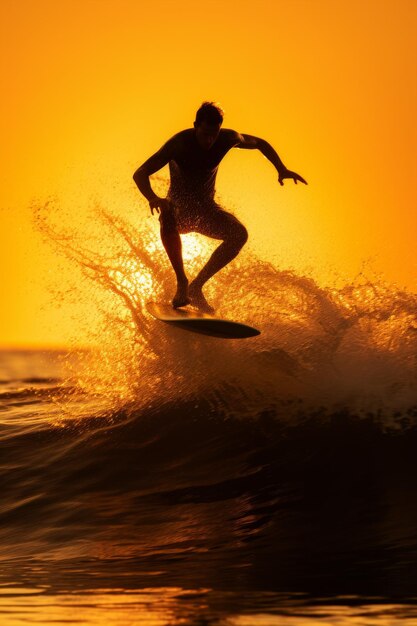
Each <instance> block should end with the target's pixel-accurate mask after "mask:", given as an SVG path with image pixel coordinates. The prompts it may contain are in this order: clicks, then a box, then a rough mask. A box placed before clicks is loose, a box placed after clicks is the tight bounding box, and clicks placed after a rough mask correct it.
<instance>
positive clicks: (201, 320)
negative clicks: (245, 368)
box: [146, 302, 260, 339]
mask: <svg viewBox="0 0 417 626" xmlns="http://www.w3.org/2000/svg"><path fill="white" fill-rule="evenodd" d="M146 308H147V310H148V312H149V313H150V314H151V315H153V317H155V318H156V319H157V320H159V321H160V322H165V324H170V325H171V326H176V327H178V328H182V329H183V330H189V331H191V332H193V333H200V334H202V335H210V336H211V337H221V338H222V339H245V338H246V337H255V336H256V335H260V331H259V330H258V329H257V328H253V327H252V326H247V324H242V323H241V322H234V321H232V320H224V319H220V318H218V317H214V316H213V315H209V314H208V313H201V312H200V311H197V310H195V309H174V308H173V307H172V306H171V305H170V304H161V303H158V302H148V304H147V305H146Z"/></svg>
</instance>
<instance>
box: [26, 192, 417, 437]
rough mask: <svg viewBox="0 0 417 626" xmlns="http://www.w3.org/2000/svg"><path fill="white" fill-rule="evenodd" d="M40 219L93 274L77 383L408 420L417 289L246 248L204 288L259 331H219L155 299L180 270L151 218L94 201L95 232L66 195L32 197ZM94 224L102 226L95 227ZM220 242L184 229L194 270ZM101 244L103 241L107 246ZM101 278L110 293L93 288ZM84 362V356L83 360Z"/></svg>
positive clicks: (156, 396) (146, 398) (147, 401)
mask: <svg viewBox="0 0 417 626" xmlns="http://www.w3.org/2000/svg"><path fill="white" fill-rule="evenodd" d="M34 209H35V211H34V212H35V219H36V224H37V227H38V228H39V230H40V231H41V232H42V233H43V234H44V235H45V236H46V238H47V239H48V240H49V241H50V242H52V243H53V244H54V245H55V247H56V248H57V249H58V250H59V251H60V252H61V253H63V254H64V255H66V256H67V257H68V258H69V259H71V260H72V261H73V262H74V263H76V264H77V266H79V267H80V268H81V269H82V271H83V274H84V275H85V277H86V278H87V279H88V280H89V281H91V289H92V292H93V286H95V290H94V298H93V297H92V300H94V302H95V304H94V306H97V307H98V309H99V312H100V315H101V321H100V322H99V323H98V324H97V326H96V327H95V328H94V329H90V336H91V340H92V343H95V344H96V345H99V346H100V349H99V350H97V351H93V352H92V353H90V354H89V356H88V357H87V356H86V359H85V364H84V368H83V369H82V370H81V373H80V371H79V369H78V370H77V374H76V376H77V382H78V385H79V386H80V387H82V388H84V389H86V390H88V391H89V392H93V393H96V394H104V395H106V396H107V397H108V398H109V399H110V400H111V403H112V404H113V406H114V405H115V403H116V404H117V403H118V402H119V403H123V404H126V403H127V402H133V403H134V404H135V406H136V407H137V406H138V404H139V406H140V405H143V406H149V405H154V404H156V403H162V402H166V401H167V400H169V401H175V400H177V399H178V400H184V399H187V398H201V397H204V398H205V400H206V401H207V402H208V403H209V405H210V406H212V407H213V409H214V410H217V411H219V410H220V411H221V412H223V413H224V414H225V415H226V416H230V415H235V416H237V415H238V416H239V417H240V418H243V417H245V416H252V415H255V414H259V413H260V412H262V411H267V410H268V409H270V408H273V410H274V411H275V412H276V413H277V414H278V415H285V416H287V417H288V416H290V417H291V418H294V417H295V416H300V415H302V414H303V413H304V412H305V411H306V410H307V409H308V410H309V411H311V409H312V408H318V407H320V408H321V410H322V414H323V412H324V413H326V412H330V411H334V410H335V409H347V410H349V411H352V412H355V413H356V414H358V415H361V414H368V413H372V414H373V415H375V416H377V417H379V418H380V419H381V421H382V422H384V424H385V425H387V426H393V425H398V424H403V423H404V421H407V420H408V421H409V420H411V419H412V418H413V417H414V416H415V415H416V407H417V385H416V382H417V367H416V365H417V363H416V361H417V356H416V355H417V319H416V316H417V295H416V294H412V293H409V292H406V291H404V290H400V289H398V288H396V287H395V286H392V285H388V284H386V283H385V282H384V281H383V280H382V279H381V278H374V279H371V278H367V276H366V275H364V274H361V275H360V276H358V277H357V278H356V279H355V281H354V282H353V283H351V284H346V285H345V286H344V287H342V288H330V289H329V288H321V287H319V286H318V284H317V283H316V282H315V281H314V280H313V279H312V278H310V277H307V276H302V275H299V274H297V273H296V272H294V271H291V270H284V271H282V270H280V269H278V268H277V267H275V266H274V265H273V264H271V263H267V262H265V261H262V260H260V259H258V258H256V256H255V255H254V254H253V253H250V252H247V251H243V252H242V253H241V255H240V256H239V257H238V259H237V260H235V261H234V262H232V263H231V264H230V265H229V266H228V267H227V268H225V269H224V270H223V271H222V272H220V273H219V274H218V275H216V276H215V277H214V278H213V279H212V280H211V281H210V282H209V283H208V284H207V287H206V293H207V296H208V298H209V300H210V301H211V302H212V303H213V304H214V306H215V307H216V313H217V314H218V315H219V316H221V317H225V318H234V319H237V320H238V321H242V322H244V323H247V324H250V325H253V326H256V327H257V328H259V329H260V330H261V331H262V334H261V335H260V336H259V337H256V338H253V339H250V340H245V341H227V342H226V341H222V340H219V339H214V338H209V337H201V336H198V335H193V334H192V333H184V332H182V331H181V330H178V329H174V328H169V327H167V326H166V325H163V324H159V323H158V322H156V321H155V320H154V319H153V318H151V317H150V316H149V315H148V314H147V313H146V303H147V302H148V301H149V300H161V301H162V300H164V301H167V300H170V298H171V297H172V292H173V289H174V274H173V271H172V269H171V268H170V266H169V263H168V261H167V258H166V254H165V251H164V250H163V247H162V244H161V243H160V239H159V235H158V232H157V227H156V224H155V226H154V227H153V228H151V229H149V228H146V227H145V226H144V225H138V224H137V223H135V224H133V223H130V222H129V220H128V219H127V218H121V217H120V216H116V215H115V214H113V213H111V212H109V211H107V210H104V209H102V208H100V207H96V209H95V215H94V222H95V227H94V234H93V235H88V234H86V232H85V231H83V232H82V233H81V232H79V230H78V231H77V230H74V229H72V230H71V229H70V228H66V229H64V228H63V227H61V226H59V227H58V226H56V225H55V224H54V223H53V221H54V217H56V216H57V215H58V214H59V203H57V202H56V201H55V202H54V201H49V202H48V203H46V204H43V205H38V206H36V207H34ZM97 223H98V224H99V225H100V234H99V235H97V232H98V229H97ZM215 245H218V242H212V241H208V240H207V239H205V238H203V237H201V236H199V235H196V234H189V235H185V236H183V249H184V260H185V263H186V267H187V271H188V272H189V275H190V276H192V275H194V274H196V273H197V271H198V269H199V268H200V267H201V266H202V265H203V264H204V262H205V260H206V259H207V258H208V256H209V254H210V253H211V251H212V250H213V249H214V247H215ZM103 251H105V252H103ZM97 288H99V289H100V293H101V295H102V296H105V297H101V298H100V297H98V298H97V301H96V299H95V296H96V294H97ZM78 367H79V365H78Z"/></svg>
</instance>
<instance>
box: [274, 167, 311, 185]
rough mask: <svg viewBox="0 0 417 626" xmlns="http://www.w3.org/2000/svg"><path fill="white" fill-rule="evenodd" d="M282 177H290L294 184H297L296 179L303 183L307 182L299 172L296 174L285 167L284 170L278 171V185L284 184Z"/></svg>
mask: <svg viewBox="0 0 417 626" xmlns="http://www.w3.org/2000/svg"><path fill="white" fill-rule="evenodd" d="M284 178H292V179H293V181H294V182H295V184H297V181H300V183H304V184H305V185H307V184H308V183H307V181H306V180H304V178H303V177H302V176H300V175H299V174H296V173H295V172H291V171H290V170H287V169H286V168H285V170H282V171H281V172H280V173H279V176H278V182H279V184H280V185H283V184H284Z"/></svg>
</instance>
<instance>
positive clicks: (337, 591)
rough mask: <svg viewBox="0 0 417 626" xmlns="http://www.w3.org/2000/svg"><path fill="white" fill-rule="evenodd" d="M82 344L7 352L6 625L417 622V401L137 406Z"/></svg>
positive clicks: (201, 398)
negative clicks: (74, 348) (395, 406)
mask: <svg viewBox="0 0 417 626" xmlns="http://www.w3.org/2000/svg"><path fill="white" fill-rule="evenodd" d="M168 332H171V331H168ZM172 332H174V334H175V335H176V336H175V340H178V333H179V334H180V336H181V333H183V331H179V330H175V331H172ZM186 340H187V341H188V342H189V346H188V348H189V349H191V347H192V344H193V343H194V344H195V343H197V344H198V342H201V339H200V337H197V336H194V335H192V334H191V333H190V336H187V339H186ZM203 341H204V342H208V344H209V347H210V349H213V344H214V347H216V346H217V349H216V351H217V350H225V349H229V350H231V349H232V348H231V344H230V343H228V342H224V341H223V340H217V339H207V338H204V339H203ZM248 341H250V342H253V341H254V340H252V339H251V340H248ZM219 342H222V343H221V344H219ZM225 343H228V346H229V347H228V348H226V346H225V345H224V344H225ZM235 343H236V342H232V344H235ZM195 347H196V346H195V345H194V348H195ZM246 349H249V348H248V346H247V347H246ZM218 356H219V357H221V353H220V354H219V355H218ZM101 357H102V355H101ZM101 357H100V355H97V354H96V355H95V356H92V355H88V362H89V367H90V368H91V367H92V365H91V364H92V363H93V364H94V363H95V364H96V366H97V364H98V363H100V358H101ZM274 358H275V367H278V365H277V363H278V364H279V367H280V369H281V372H282V371H284V372H285V371H286V372H288V368H289V365H288V359H283V357H282V355H281V354H280V355H279V357H277V355H276V354H275V355H274ZM86 359H87V353H86V352H81V353H77V352H73V353H64V352H62V353H61V352H57V351H22V350H20V351H16V350H15V351H7V350H4V351H2V352H1V353H0V378H1V380H0V385H1V387H0V388H1V414H0V419H1V431H0V432H1V448H0V449H1V462H0V471H1V487H2V488H1V505H0V537H1V543H0V559H1V561H0V623H1V624H2V626H3V625H5V626H6V625H7V626H9V625H20V624H22V625H23V624H62V623H65V624H114V625H119V624H120V625H122V624H123V625H126V624H129V625H130V624H132V625H133V624H150V625H151V624H152V625H154V624H155V625H156V624H158V625H159V624H161V625H162V624H170V625H177V624H205V625H209V624H210V625H214V624H216V625H217V624H219V625H246V624H247V625H252V624H253V625H256V624H260V625H262V626H264V625H269V624H270V625H281V624H282V625H291V626H292V625H297V626H304V625H308V624H315V623H320V624H329V625H332V626H336V625H337V626H338V625H345V624H346V625H350V624H358V625H359V624H361V625H368V624H369V625H371V624H372V625H373V624H378V625H379V624H384V625H387V626H393V625H395V624H404V623H409V624H417V490H416V476H417V454H416V450H417V429H416V428H415V419H416V410H415V408H413V409H411V408H409V410H406V411H404V410H397V415H394V413H395V412H394V413H390V414H389V415H387V416H384V415H383V414H382V413H383V412H382V411H381V410H380V412H379V413H378V412H375V413H371V412H369V411H368V412H367V413H366V414H362V415H358V413H357V412H356V413H355V412H354V411H349V406H348V405H345V406H344V407H341V406H340V407H339V408H338V409H337V410H333V411H332V412H329V411H328V410H326V407H324V406H322V407H318V408H316V409H315V410H310V411H309V410H306V409H305V407H303V402H302V401H301V398H299V399H298V401H295V400H294V401H290V400H289V399H286V401H285V402H284V403H283V404H281V405H278V404H277V403H274V402H271V398H268V397H266V396H265V395H264V396H263V397H258V398H257V402H258V404H257V405H256V402H255V400H256V398H254V395H253V393H252V395H251V394H249V395H248V396H246V397H245V389H244V388H241V389H239V388H238V386H237V383H236V381H235V383H234V385H235V386H234V387H233V382H232V381H229V382H228V383H227V384H226V383H224V384H223V387H222V385H219V384H218V383H217V388H216V389H214V390H213V389H212V390H211V391H212V393H209V392H208V391H207V392H204V391H203V390H200V391H199V392H197V393H195V394H194V396H193V397H187V396H185V397H181V394H180V393H179V394H178V396H177V397H176V398H175V399H170V398H169V394H168V398H163V399H162V400H159V401H157V402H156V401H155V399H154V401H153V402H152V401H148V402H146V403H145V405H140V406H137V403H136V402H135V401H134V400H132V399H130V400H126V399H124V400H121V399H119V400H118V401H116V400H115V398H114V396H113V397H111V398H110V397H108V396H107V395H106V393H104V392H103V391H101V392H96V393H91V392H89V391H88V389H86V388H85V385H84V387H83V386H82V385H81V383H80V381H76V380H75V379H74V375H75V373H76V371H77V368H78V367H79V368H80V369H81V370H82V369H83V367H85V361H86ZM95 359H98V361H97V360H95ZM265 359H266V356H265V355H263V360H265ZM268 359H269V360H268ZM268 359H266V360H267V367H268V368H271V367H272V362H273V359H272V357H271V355H269V357H268ZM292 367H295V366H294V364H292ZM289 369H290V371H292V370H291V367H290V368H289ZM235 373H236V372H235ZM286 375H288V374H286ZM291 375H294V374H290V376H291ZM277 381H278V378H277ZM158 384H160V385H163V381H160V382H159V383H158ZM252 392H253V390H252ZM161 393H162V396H164V392H161ZM246 393H248V390H246ZM222 394H227V395H228V398H229V401H228V403H225V404H224V406H223V409H224V410H222ZM255 396H256V394H255ZM230 398H232V400H230ZM117 402H118V403H119V404H118V406H117V408H115V403H116V404H117ZM226 404H227V406H226ZM233 407H234V409H235V410H233ZM380 408H381V407H380Z"/></svg>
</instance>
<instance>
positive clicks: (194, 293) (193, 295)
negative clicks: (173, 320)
mask: <svg viewBox="0 0 417 626" xmlns="http://www.w3.org/2000/svg"><path fill="white" fill-rule="evenodd" d="M188 296H189V298H190V299H191V304H192V305H193V306H195V307H196V308H197V309H199V310H200V311H203V312H204V313H214V308H213V307H212V306H211V305H210V304H209V303H208V302H207V300H206V298H205V297H204V294H203V291H202V289H201V287H196V286H195V285H193V283H191V285H190V287H189V289H188Z"/></svg>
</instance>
